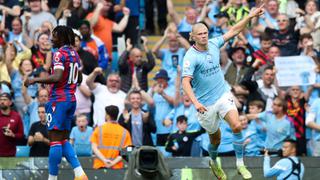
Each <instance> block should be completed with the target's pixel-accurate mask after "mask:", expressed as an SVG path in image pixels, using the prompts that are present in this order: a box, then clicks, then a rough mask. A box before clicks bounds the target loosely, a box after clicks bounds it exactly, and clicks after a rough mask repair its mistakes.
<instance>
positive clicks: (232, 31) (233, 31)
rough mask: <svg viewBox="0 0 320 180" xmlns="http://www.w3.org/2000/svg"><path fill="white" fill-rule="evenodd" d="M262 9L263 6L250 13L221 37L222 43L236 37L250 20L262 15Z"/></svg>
mask: <svg viewBox="0 0 320 180" xmlns="http://www.w3.org/2000/svg"><path fill="white" fill-rule="evenodd" d="M263 7H264V4H262V5H261V6H260V7H259V8H257V9H255V10H253V11H251V12H250V13H249V15H248V16H246V17H244V18H243V19H242V20H241V21H239V22H238V23H237V24H235V25H234V26H232V27H231V28H230V30H229V31H228V32H227V33H225V34H224V35H223V39H224V41H225V42H226V41H229V40H230V39H232V38H233V37H235V36H236V35H238V34H239V33H240V32H241V31H242V30H243V29H244V28H245V27H246V26H247V24H248V23H249V22H250V21H251V19H252V18H254V17H258V16H260V15H262V14H263Z"/></svg>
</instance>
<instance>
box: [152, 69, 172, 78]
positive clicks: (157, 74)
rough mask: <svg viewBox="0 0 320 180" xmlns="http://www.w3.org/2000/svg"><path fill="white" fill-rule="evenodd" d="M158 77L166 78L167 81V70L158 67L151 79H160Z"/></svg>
mask: <svg viewBox="0 0 320 180" xmlns="http://www.w3.org/2000/svg"><path fill="white" fill-rule="evenodd" d="M160 78H162V79H166V80H168V81H169V79H170V78H169V76H168V72H167V71H166V70H164V69H160V70H159V71H158V72H157V73H156V75H155V77H154V78H153V79H160Z"/></svg>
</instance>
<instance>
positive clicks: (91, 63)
mask: <svg viewBox="0 0 320 180" xmlns="http://www.w3.org/2000/svg"><path fill="white" fill-rule="evenodd" d="M73 32H74V34H75V47H74V48H75V50H76V51H77V52H78V54H79V56H80V60H81V63H82V64H81V65H82V74H86V75H89V74H90V73H92V71H93V70H94V68H96V67H98V60H97V59H96V58H95V57H94V56H93V55H92V54H91V53H90V52H88V51H85V50H84V49H83V48H82V47H81V40H82V36H81V34H80V32H79V31H78V30H73ZM99 77H101V76H99ZM100 79H101V78H100ZM102 79H104V78H102ZM105 81H106V80H105V79H104V81H102V82H103V83H105Z"/></svg>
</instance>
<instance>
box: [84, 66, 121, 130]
mask: <svg viewBox="0 0 320 180" xmlns="http://www.w3.org/2000/svg"><path fill="white" fill-rule="evenodd" d="M102 73H103V70H102V69H101V68H100V67H96V68H95V69H94V70H93V72H92V73H91V74H89V76H88V78H87V80H86V83H87V85H88V86H89V89H90V90H91V92H92V93H93V95H94V99H95V100H94V103H93V125H94V126H100V125H102V124H103V123H104V122H105V116H106V114H105V110H104V109H105V107H106V106H109V105H115V106H117V107H118V108H119V112H123V109H124V101H125V98H126V94H125V93H124V92H123V91H121V90H120V83H121V81H120V76H119V75H118V74H113V73H112V74H110V75H109V76H108V78H107V85H103V84H101V83H96V82H94V80H95V78H96V77H97V76H98V75H100V74H102Z"/></svg>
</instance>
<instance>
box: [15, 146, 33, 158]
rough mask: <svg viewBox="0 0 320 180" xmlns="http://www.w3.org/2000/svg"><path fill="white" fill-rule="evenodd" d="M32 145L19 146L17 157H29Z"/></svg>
mask: <svg viewBox="0 0 320 180" xmlns="http://www.w3.org/2000/svg"><path fill="white" fill-rule="evenodd" d="M29 154H30V146H17V152H16V157H29Z"/></svg>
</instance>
